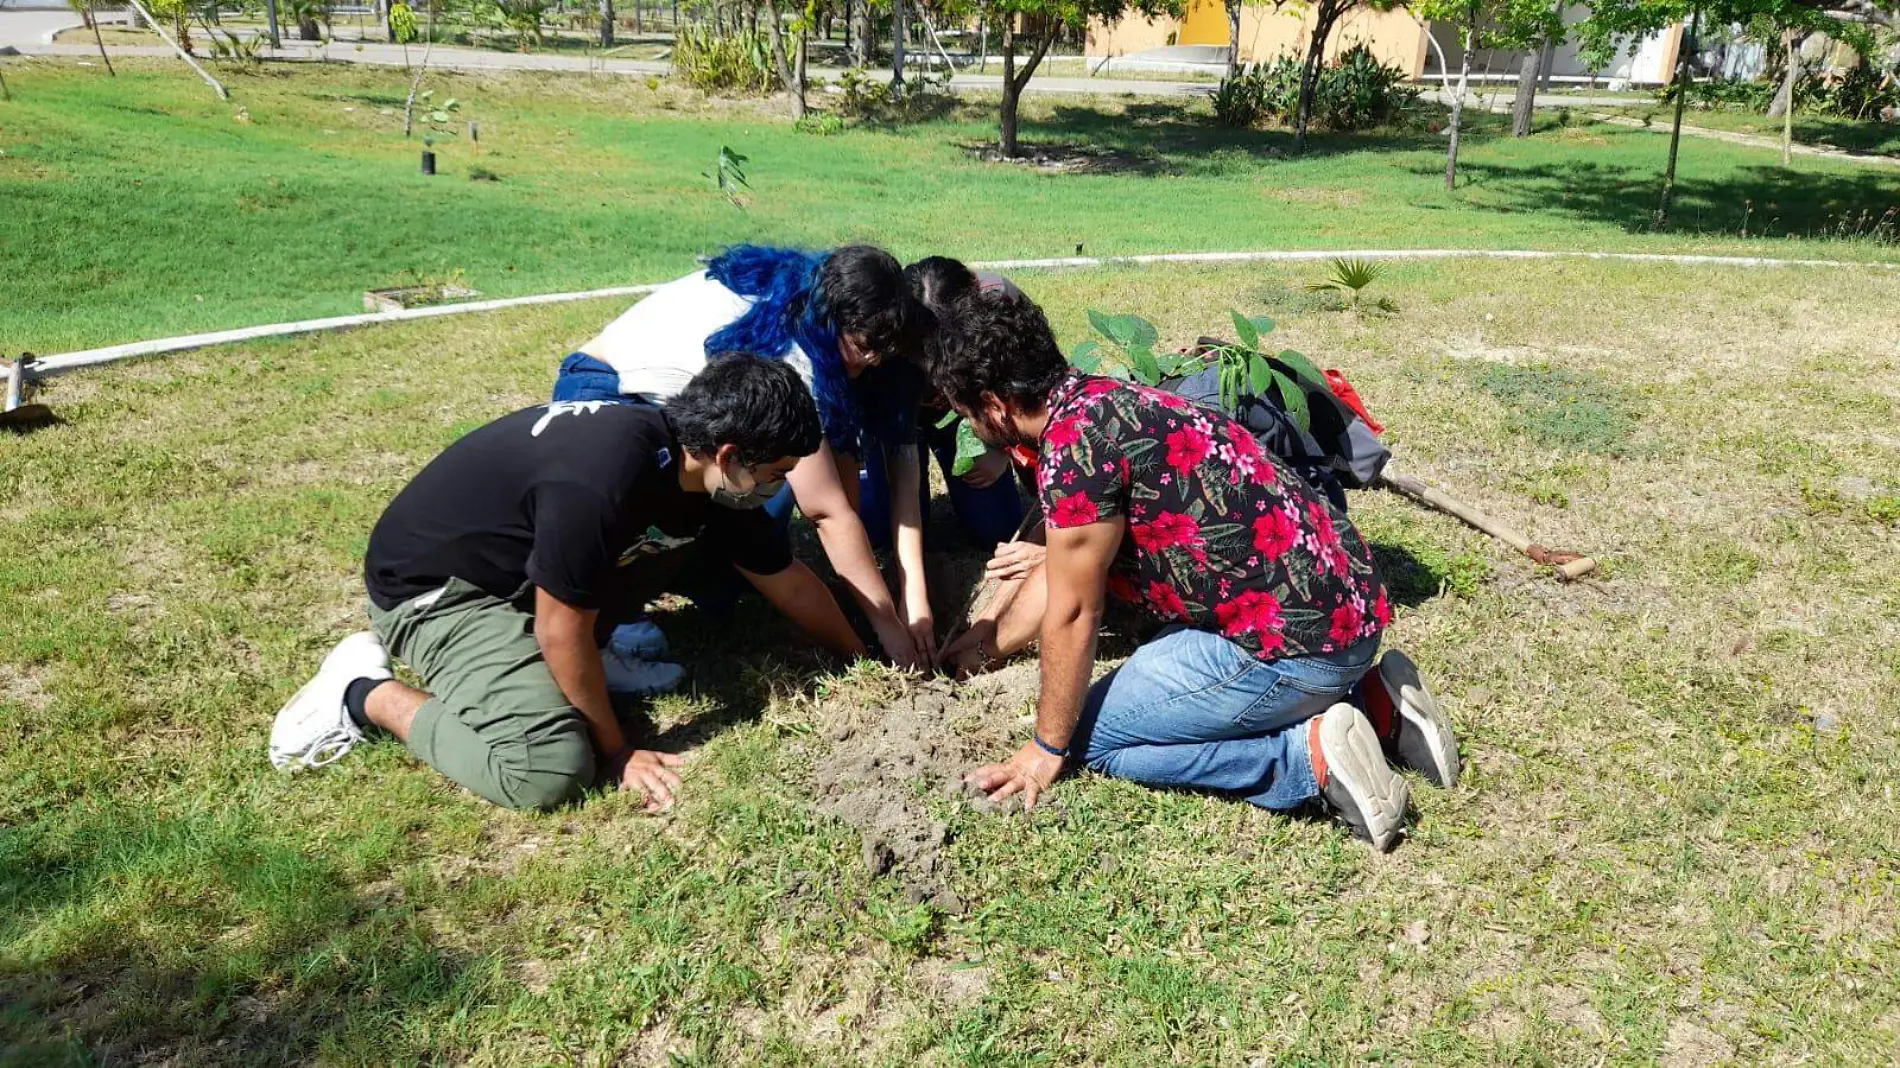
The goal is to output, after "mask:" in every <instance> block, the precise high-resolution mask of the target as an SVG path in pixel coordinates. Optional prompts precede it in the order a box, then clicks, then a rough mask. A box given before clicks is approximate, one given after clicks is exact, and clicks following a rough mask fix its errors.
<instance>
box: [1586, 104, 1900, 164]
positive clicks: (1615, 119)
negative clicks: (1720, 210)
mask: <svg viewBox="0 0 1900 1068" xmlns="http://www.w3.org/2000/svg"><path fill="white" fill-rule="evenodd" d="M1595 118H1597V119H1598V120H1600V121H1603V122H1607V123H1611V124H1613V125H1616V126H1629V127H1633V128H1635V129H1638V130H1650V131H1652V132H1654V133H1659V134H1666V133H1668V132H1669V123H1667V122H1644V121H1643V120H1641V119H1632V118H1630V117H1629V116H1627V115H1604V114H1597V115H1596V116H1595ZM1682 132H1683V133H1684V134H1685V135H1687V136H1689V137H1706V138H1708V139H1709V140H1711V141H1727V142H1728V143H1730V144H1732V145H1749V146H1751V147H1754V148H1766V149H1771V150H1773V151H1776V152H1779V151H1781V139H1780V138H1776V137H1757V136H1756V135H1754V134H1745V133H1736V132H1735V131H1733V130H1711V129H1709V128H1708V127H1707V126H1691V125H1689V124H1688V123H1683V124H1682ZM1790 150H1791V151H1792V152H1793V153H1794V154H1795V155H1797V156H1818V157H1820V158H1822V159H1836V160H1840V161H1841V162H1843V163H1865V164H1871V165H1873V166H1876V167H1900V156H1892V155H1881V154H1879V153H1874V152H1849V151H1847V150H1846V149H1841V148H1825V147H1822V146H1820V145H1804V144H1802V143H1801V142H1799V141H1796V142H1795V143H1794V145H1793V146H1791V149H1790Z"/></svg>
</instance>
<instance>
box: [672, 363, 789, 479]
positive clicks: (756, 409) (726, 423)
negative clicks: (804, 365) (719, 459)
mask: <svg viewBox="0 0 1900 1068" xmlns="http://www.w3.org/2000/svg"><path fill="white" fill-rule="evenodd" d="M666 414H667V418H668V419H669V420H671V422H672V424H673V433H674V434H676V435H678V437H679V441H680V445H681V446H682V447H683V448H685V449H686V450H687V451H689V452H692V453H695V454H698V455H701V456H706V455H710V454H712V453H714V452H717V451H719V446H721V445H732V446H734V447H736V448H737V449H738V450H739V462H740V463H741V464H744V465H746V466H748V467H750V466H753V465H756V464H769V463H771V462H773V461H774V460H782V459H784V458H785V457H787V456H799V457H803V456H810V455H811V454H812V453H814V452H817V451H818V446H819V444H820V443H821V442H823V441H824V431H823V430H821V429H820V428H819V425H818V405H817V404H816V403H815V402H814V401H813V400H812V399H811V390H810V389H809V388H807V387H806V385H805V381H804V379H801V378H799V377H798V372H797V371H794V370H792V368H791V365H790V364H787V363H784V362H782V361H779V360H768V359H766V358H764V357H763V356H754V355H752V354H751V353H749V352H726V353H721V354H719V355H717V356H714V357H713V358H712V359H711V360H709V361H708V362H707V364H706V367H705V369H704V370H702V371H700V372H699V373H698V374H696V375H694V376H693V380H692V381H691V382H688V383H686V388H685V389H682V390H680V392H679V395H678V396H676V397H674V398H673V399H672V400H670V401H668V402H667V404H666Z"/></svg>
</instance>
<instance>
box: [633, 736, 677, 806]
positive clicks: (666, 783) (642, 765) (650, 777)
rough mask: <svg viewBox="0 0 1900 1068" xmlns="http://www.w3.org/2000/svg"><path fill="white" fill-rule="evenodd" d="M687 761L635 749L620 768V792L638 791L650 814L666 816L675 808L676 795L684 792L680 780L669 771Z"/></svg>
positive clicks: (673, 755)
mask: <svg viewBox="0 0 1900 1068" xmlns="http://www.w3.org/2000/svg"><path fill="white" fill-rule="evenodd" d="M682 763H684V761H682V760H681V759H680V758H679V757H678V756H677V755H675V754H673V753H656V752H654V751H653V750H651V749H635V750H633V751H631V752H629V753H628V754H627V762H626V763H625V764H624V765H622V766H621V768H620V788H621V789H622V790H637V791H639V793H640V795H641V796H642V797H643V798H645V799H646V809H647V811H648V812H665V811H666V810H667V809H669V808H672V807H673V791H675V790H677V789H679V788H680V777H679V776H678V775H675V774H673V773H672V772H671V771H668V770H667V769H668V768H677V767H679V766H680V765H681V764H682Z"/></svg>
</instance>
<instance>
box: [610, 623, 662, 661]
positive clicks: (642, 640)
mask: <svg viewBox="0 0 1900 1068" xmlns="http://www.w3.org/2000/svg"><path fill="white" fill-rule="evenodd" d="M607 648H608V649H611V650H612V651H613V653H614V655H615V656H618V657H620V658H621V659H623V660H665V659H666V635H665V634H664V633H662V632H661V631H660V628H659V627H656V626H654V625H653V621H652V620H650V619H642V620H639V621H638V622H634V623H623V624H621V625H620V626H618V627H615V628H614V633H613V637H612V638H610V639H608V641H607Z"/></svg>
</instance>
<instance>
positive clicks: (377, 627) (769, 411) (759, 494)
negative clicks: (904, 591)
mask: <svg viewBox="0 0 1900 1068" xmlns="http://www.w3.org/2000/svg"><path fill="white" fill-rule="evenodd" d="M821 440H822V439H821V433H820V430H819V423H818V411H817V408H816V406H815V405H814V404H813V402H812V399H811V393H810V391H808V390H807V389H806V388H805V386H804V383H802V382H801V381H800V380H799V378H798V376H797V374H796V373H795V372H794V371H793V370H792V369H791V368H790V367H789V366H787V365H785V364H783V363H779V362H777V361H771V360H763V359H760V358H758V357H756V356H748V355H732V356H726V357H722V358H720V359H717V360H714V361H713V362H711V363H709V364H708V365H707V367H706V369H705V370H703V371H701V372H700V373H699V375H698V376H696V377H695V378H694V379H693V380H692V382H691V383H690V384H688V386H687V387H686V389H685V390H684V391H683V392H681V393H680V394H679V396H678V397H676V398H674V400H673V401H672V402H671V403H670V404H668V405H667V407H666V408H664V409H662V408H658V407H654V406H651V405H643V404H616V403H612V402H603V401H581V402H565V403H554V404H544V405H539V406H536V407H533V408H528V409H525V410H523V411H519V412H516V413H514V414H512V415H507V416H503V417H502V418H500V419H497V420H496V421H494V422H493V423H490V424H488V425H487V426H485V427H482V428H481V429H479V430H476V431H474V432H472V433H470V434H469V435H468V436H466V437H464V438H462V439H461V440H460V441H457V442H456V443H455V444H453V445H451V446H449V448H448V449H447V450H446V451H444V452H443V453H442V455H440V456H438V457H436V459H435V460H434V461H433V462H432V463H430V464H429V465H428V466H427V467H425V468H424V469H423V470H422V472H421V473H420V474H418V475H417V476H416V478H415V480H414V481H413V482H411V483H410V484H409V486H408V487H407V488H405V489H404V490H403V491H402V492H401V493H399V494H398V495H397V496H396V499H395V500H394V501H393V502H391V504H390V506H389V508H388V510H387V511H385V512H384V513H383V517H382V519H381V520H380V521H379V522H378V523H377V524H376V529H375V531H374V532H373V533H372V534H371V535H370V541H369V552H368V554H367V559H366V560H365V561H364V567H363V571H364V580H365V583H366V585H367V586H368V592H369V602H370V607H369V614H370V622H371V625H372V626H373V628H374V630H373V631H365V632H362V633H359V634H353V635H351V636H350V637H348V638H345V639H344V640H343V642H342V643H341V644H339V645H338V646H337V647H336V649H335V650H334V651H332V652H331V653H330V655H329V657H328V658H326V659H325V660H324V663H323V667H322V668H321V669H320V670H319V671H318V673H317V676H316V678H315V679H313V680H311V682H310V683H309V684H308V685H306V686H305V687H304V688H303V689H302V690H300V691H298V693H297V695H296V696H295V697H293V698H291V700H290V703H289V704H287V705H286V706H284V709H283V710H282V711H281V712H279V713H278V716H277V721H276V724H275V726H274V728H273V730H272V732H271V761H272V762H273V763H275V764H277V765H278V766H279V767H293V768H294V767H298V766H304V767H319V766H322V765H324V764H327V763H329V762H331V761H333V760H335V759H337V758H338V757H341V756H342V755H343V754H344V753H346V752H348V751H349V749H350V748H351V747H352V746H353V745H355V744H356V743H357V742H359V741H361V740H362V739H363V737H364V732H365V731H366V730H370V729H381V730H384V731H387V732H388V733H390V734H393V735H395V736H396V737H397V738H399V739H401V740H403V741H404V742H405V743H406V744H407V745H408V746H409V749H410V751H412V752H413V753H415V754H416V756H418V757H420V758H421V759H422V760H424V761H425V762H427V763H428V764H430V765H431V766H433V767H435V768H436V769H438V770H440V771H441V772H443V773H444V774H445V775H447V776H448V777H449V778H451V779H454V780H455V781H456V782H458V783H461V784H462V785H464V786H466V787H468V788H469V789H471V790H473V791H475V792H476V793H478V794H480V795H482V796H483V797H485V798H488V799H489V800H491V801H494V802H495V803H497V804H501V805H506V806H508V807H510V808H545V807H549V806H552V805H557V804H560V803H561V802H563V801H566V800H568V799H570V798H572V797H573V796H574V795H575V794H576V793H577V792H579V791H580V790H581V789H584V788H585V787H586V786H588V785H589V784H590V783H591V782H592V781H593V780H594V778H595V772H596V769H597V768H602V769H604V770H605V771H606V772H607V774H608V775H610V776H611V777H612V778H613V779H614V780H615V781H617V782H618V783H619V784H620V785H621V786H622V787H623V788H626V789H633V790H639V791H641V792H642V793H643V794H644V796H645V798H646V803H647V807H648V809H649V810H650V811H657V810H659V809H661V808H664V807H666V806H667V805H669V804H671V802H672V794H673V791H674V790H675V789H677V788H678V786H679V778H678V776H677V775H676V774H675V773H674V772H673V771H671V770H670V768H671V767H672V766H673V765H675V764H677V763H678V762H679V761H678V758H677V757H673V756H670V755H667V754H661V753H655V752H650V751H647V750H639V749H635V748H633V747H632V746H631V745H629V744H628V743H627V740H626V737H625V735H624V734H623V733H622V732H621V729H620V725H619V723H618V722H617V721H616V720H615V718H614V713H613V708H612V706H611V704H610V702H609V698H608V687H607V677H606V674H605V672H604V669H603V667H602V661H601V650H600V646H599V643H598V638H597V632H598V631H600V630H605V629H608V624H609V623H611V622H612V621H614V620H616V619H618V618H621V617H624V616H629V615H632V614H634V613H637V612H639V611H640V610H641V609H642V607H643V606H644V601H645V599H646V597H645V594H646V593H650V592H653V587H652V584H651V583H647V582H643V581H641V575H642V574H643V573H651V572H652V571H654V570H656V569H659V568H661V566H662V565H663V564H664V563H665V562H666V561H667V560H669V559H670V558H671V559H676V558H677V554H679V553H682V552H686V551H689V550H690V551H692V552H694V553H695V554H698V556H697V557H696V558H704V557H709V558H711V560H713V561H719V562H726V563H730V564H731V565H732V566H733V567H735V568H737V569H738V571H739V573H740V574H741V575H743V576H744V577H745V578H746V579H747V580H749V581H750V582H751V583H752V585H753V586H755V587H757V588H758V590H759V591H760V592H761V593H763V594H764V595H765V597H766V598H767V599H768V600H770V601H771V602H772V603H773V604H774V605H775V606H776V607H778V609H779V610H780V611H782V612H784V613H785V615H786V616H788V617H789V618H791V619H792V620H793V622H795V623H798V624H799V625H800V626H802V627H803V628H804V629H805V630H806V632H807V633H809V634H810V635H811V636H812V637H814V638H816V639H817V640H818V641H820V642H822V643H823V644H825V645H826V646H828V647H830V648H832V649H834V650H835V651H837V652H840V653H844V654H847V655H852V656H856V655H862V654H863V653H864V651H865V650H864V645H863V643H862V642H861V641H860V640H859V638H858V636H857V634H856V633H855V632H854V631H853V630H852V629H851V626H850V624H849V623H848V622H846V620H845V617H844V613H843V612H842V611H841V610H840V609H839V607H838V604H837V602H836V601H835V600H834V599H833V598H832V596H831V593H830V591H829V590H828V589H826V587H825V585H824V584H823V583H822V582H821V581H819V579H818V578H817V576H816V575H814V574H812V572H811V571H810V569H808V568H806V567H805V566H804V565H803V564H800V563H797V562H796V561H794V560H793V559H792V557H791V554H790V553H789V551H788V550H787V549H786V548H785V546H784V544H783V542H782V541H781V540H779V539H777V538H775V537H773V536H772V532H771V530H770V524H769V521H768V520H767V518H766V516H765V515H764V513H762V512H760V511H759V510H758V509H759V507H760V506H761V505H763V504H764V503H765V502H766V501H767V500H770V499H771V497H772V496H773V494H775V493H777V492H778V490H779V489H780V487H781V486H782V485H783V482H784V479H785V472H786V471H788V470H790V469H791V467H792V466H793V465H794V464H796V463H797V462H798V460H799V459H801V458H802V457H804V456H807V455H810V454H811V453H813V452H815V451H817V449H818V445H819V442H820V441H821ZM635 590H641V591H642V592H640V593H635V592H632V591H635ZM391 653H393V654H395V656H396V657H397V658H398V659H400V660H401V661H402V662H404V663H406V664H408V665H409V666H410V667H411V668H412V669H414V670H415V672H416V673H417V674H418V675H420V676H421V677H422V680H423V683H424V685H425V686H426V687H428V692H424V691H422V690H418V689H415V688H413V687H410V686H406V685H404V684H402V683H400V682H396V681H394V680H393V679H392V678H391V674H390V670H389V656H390V654H391Z"/></svg>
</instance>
